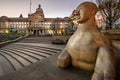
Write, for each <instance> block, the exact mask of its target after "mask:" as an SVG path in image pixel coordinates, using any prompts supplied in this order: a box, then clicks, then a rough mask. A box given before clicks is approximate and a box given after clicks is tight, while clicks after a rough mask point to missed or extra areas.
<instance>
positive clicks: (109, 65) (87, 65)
mask: <svg viewBox="0 0 120 80" xmlns="http://www.w3.org/2000/svg"><path fill="white" fill-rule="evenodd" d="M97 10H98V8H97V6H96V5H95V4H94V3H92V2H84V3H82V4H80V5H79V6H78V7H77V9H76V11H75V13H74V16H72V17H71V18H72V19H73V22H74V23H75V24H77V25H78V26H77V27H78V28H77V30H76V32H75V33H74V34H73V35H72V36H71V38H70V39H69V41H68V43H67V45H66V47H65V49H64V50H63V51H62V52H61V54H60V55H59V56H58V60H57V65H58V66H59V67H60V68H67V67H69V66H70V65H72V66H74V67H76V68H80V69H83V70H86V71H91V72H93V76H92V79H91V80H115V54H114V52H113V50H112V49H111V44H110V43H109V41H108V40H107V39H105V37H103V36H102V34H101V33H100V32H99V31H98V30H97V28H96V23H95V14H96V12H97Z"/></svg>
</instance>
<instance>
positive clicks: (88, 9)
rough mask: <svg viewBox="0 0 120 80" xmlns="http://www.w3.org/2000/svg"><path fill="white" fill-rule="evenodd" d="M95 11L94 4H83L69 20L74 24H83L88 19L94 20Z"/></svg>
mask: <svg viewBox="0 0 120 80" xmlns="http://www.w3.org/2000/svg"><path fill="white" fill-rule="evenodd" d="M97 10H98V8H97V6H96V4H94V3H92V2H84V3H82V4H80V5H79V6H78V7H77V9H76V10H75V11H74V13H73V14H74V15H73V16H72V17H71V18H72V19H73V22H74V23H84V22H86V21H88V20H89V19H94V17H95V14H96V12H97Z"/></svg>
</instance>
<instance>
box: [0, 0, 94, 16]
mask: <svg viewBox="0 0 120 80" xmlns="http://www.w3.org/2000/svg"><path fill="white" fill-rule="evenodd" d="M31 1H32V5H31V7H32V8H31V12H32V13H34V12H35V10H36V8H38V5H39V4H40V5H41V8H42V9H43V11H44V14H45V17H46V18H51V17H52V18H55V17H66V16H69V15H70V14H71V13H72V11H73V10H74V9H76V7H77V6H78V5H79V4H80V3H81V2H83V1H93V0H31ZM29 12H30V0H0V16H8V17H19V15H20V14H23V17H27V16H28V13H29Z"/></svg>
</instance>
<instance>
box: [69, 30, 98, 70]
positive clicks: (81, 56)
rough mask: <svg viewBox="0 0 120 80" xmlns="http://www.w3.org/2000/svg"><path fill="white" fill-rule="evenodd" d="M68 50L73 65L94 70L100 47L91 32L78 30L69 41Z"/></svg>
mask: <svg viewBox="0 0 120 80" xmlns="http://www.w3.org/2000/svg"><path fill="white" fill-rule="evenodd" d="M67 51H68V53H69V54H70V56H71V58H72V65H73V66H75V67H80V68H83V69H85V70H90V71H91V70H93V69H94V65H95V61H96V57H97V51H98V47H97V45H96V43H95V41H94V39H93V37H92V34H91V33H90V32H79V33H78V32H76V33H75V34H74V35H73V36H71V38H70V39H69V41H68V44H67Z"/></svg>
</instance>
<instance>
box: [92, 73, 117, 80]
mask: <svg viewBox="0 0 120 80" xmlns="http://www.w3.org/2000/svg"><path fill="white" fill-rule="evenodd" d="M91 80H115V78H114V77H107V76H104V74H99V73H96V72H94V74H93V76H92V79H91Z"/></svg>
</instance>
